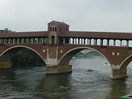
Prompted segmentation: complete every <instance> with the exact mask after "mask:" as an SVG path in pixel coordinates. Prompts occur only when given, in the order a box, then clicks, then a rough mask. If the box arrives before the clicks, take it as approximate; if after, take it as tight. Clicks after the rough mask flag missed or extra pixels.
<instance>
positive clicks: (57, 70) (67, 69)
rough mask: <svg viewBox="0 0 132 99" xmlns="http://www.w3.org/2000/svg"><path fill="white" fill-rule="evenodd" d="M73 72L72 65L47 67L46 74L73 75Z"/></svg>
mask: <svg viewBox="0 0 132 99" xmlns="http://www.w3.org/2000/svg"><path fill="white" fill-rule="evenodd" d="M71 72H72V66H71V65H63V66H60V65H54V66H46V74H64V73H71Z"/></svg>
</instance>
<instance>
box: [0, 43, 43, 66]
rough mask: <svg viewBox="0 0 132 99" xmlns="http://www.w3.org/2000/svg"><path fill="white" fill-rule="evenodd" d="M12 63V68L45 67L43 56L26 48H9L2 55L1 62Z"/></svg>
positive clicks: (0, 56)
mask: <svg viewBox="0 0 132 99" xmlns="http://www.w3.org/2000/svg"><path fill="white" fill-rule="evenodd" d="M2 61H8V62H10V64H11V65H10V68H14V67H20V68H21V67H34V66H45V61H44V59H43V58H42V56H41V55H40V54H39V53H38V52H37V51H35V50H34V49H32V48H30V47H26V46H15V47H11V48H8V49H7V50H5V51H4V52H3V53H2V54H1V55H0V62H2Z"/></svg>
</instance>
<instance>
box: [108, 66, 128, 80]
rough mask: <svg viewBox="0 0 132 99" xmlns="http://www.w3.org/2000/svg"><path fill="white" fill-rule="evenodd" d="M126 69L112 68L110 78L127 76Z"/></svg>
mask: <svg viewBox="0 0 132 99" xmlns="http://www.w3.org/2000/svg"><path fill="white" fill-rule="evenodd" d="M127 77H128V76H127V69H126V68H125V69H112V74H111V79H120V78H127Z"/></svg>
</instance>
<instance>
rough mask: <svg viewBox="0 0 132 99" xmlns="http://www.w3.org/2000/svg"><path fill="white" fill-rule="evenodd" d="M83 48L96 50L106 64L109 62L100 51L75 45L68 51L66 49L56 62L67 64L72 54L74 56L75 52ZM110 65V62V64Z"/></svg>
mask: <svg viewBox="0 0 132 99" xmlns="http://www.w3.org/2000/svg"><path fill="white" fill-rule="evenodd" d="M84 49H88V50H92V51H96V52H98V53H99V54H100V55H102V56H103V57H104V58H105V59H106V60H107V62H108V64H110V62H109V60H108V58H107V57H106V56H105V55H104V54H103V53H101V52H100V51H98V50H97V49H94V48H91V47H76V48H73V49H70V50H69V51H67V52H66V53H65V54H64V55H63V56H62V57H61V58H60V60H59V62H58V64H59V65H69V62H70V60H71V59H72V57H73V56H75V54H77V53H78V52H80V51H82V50H84ZM110 65H111V64H110Z"/></svg>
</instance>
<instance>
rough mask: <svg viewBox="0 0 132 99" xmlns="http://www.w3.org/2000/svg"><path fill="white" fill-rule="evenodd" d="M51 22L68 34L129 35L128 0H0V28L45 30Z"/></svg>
mask: <svg viewBox="0 0 132 99" xmlns="http://www.w3.org/2000/svg"><path fill="white" fill-rule="evenodd" d="M52 20H56V21H61V22H65V23H67V24H68V25H70V31H106V32H107V31H108V32H132V0H0V29H4V28H9V29H10V30H12V31H17V32H20V31H47V23H49V22H51V21H52Z"/></svg>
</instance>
